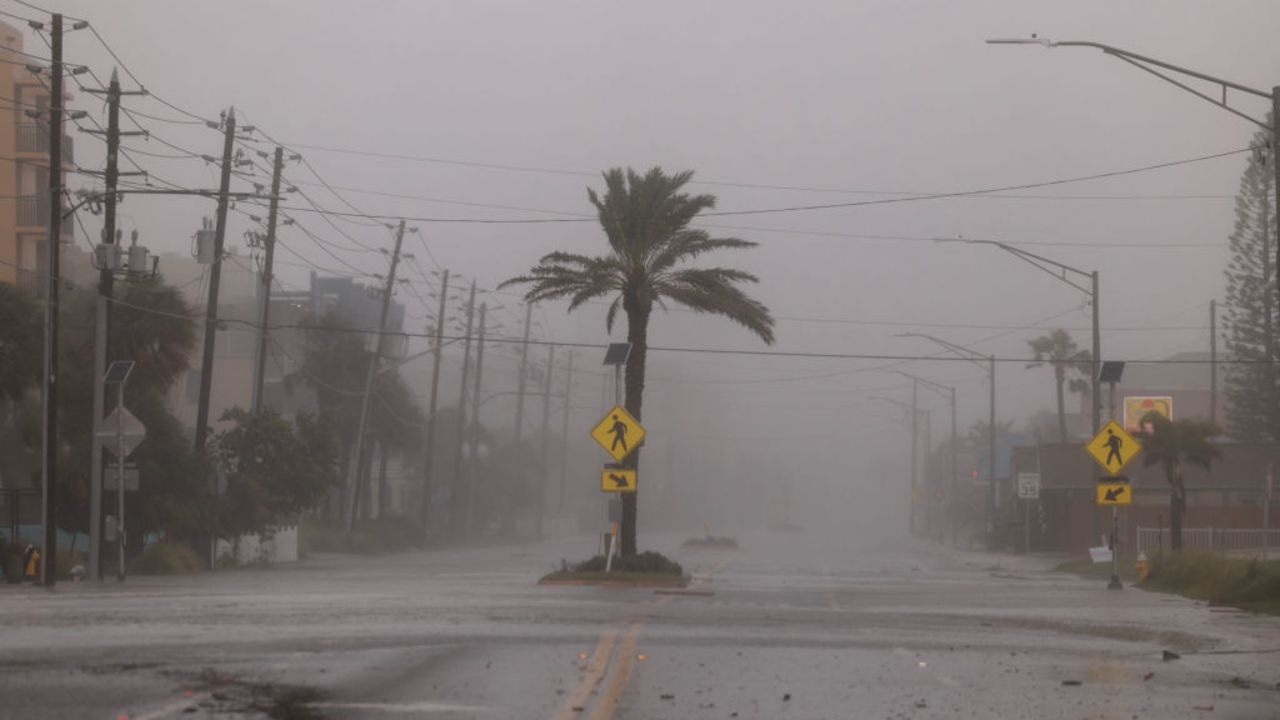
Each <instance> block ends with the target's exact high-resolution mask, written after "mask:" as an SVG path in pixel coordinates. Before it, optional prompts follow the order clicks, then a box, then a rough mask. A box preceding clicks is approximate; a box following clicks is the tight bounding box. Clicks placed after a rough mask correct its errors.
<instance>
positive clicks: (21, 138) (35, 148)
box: [18, 123, 75, 163]
mask: <svg viewBox="0 0 1280 720" xmlns="http://www.w3.org/2000/svg"><path fill="white" fill-rule="evenodd" d="M18 152H24V153H48V152H49V128H47V127H45V126H44V125H41V124H40V123H18ZM74 157H75V140H74V138H72V137H71V136H70V135H63V136H62V161H63V162H66V163H69V162H71V159H72V158H74Z"/></svg>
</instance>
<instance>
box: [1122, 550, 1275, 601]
mask: <svg viewBox="0 0 1280 720" xmlns="http://www.w3.org/2000/svg"><path fill="white" fill-rule="evenodd" d="M1150 567H1151V572H1150V574H1148V576H1147V579H1146V580H1145V581H1143V583H1142V587H1143V588H1144V589H1149V590H1157V591H1161V592H1170V593H1177V594H1179V595H1184V596H1186V597H1189V598H1195V599H1197V600H1205V601H1207V602H1208V603H1209V604H1210V605H1230V606H1234V607H1238V608H1241V609H1244V610H1251V611H1254V612H1262V613H1269V614H1280V560H1271V561H1268V562H1263V561H1262V560H1260V559H1258V558H1233V557H1226V556H1223V555H1218V554H1214V553H1208V552H1191V551H1184V552H1177V553H1175V552H1167V553H1159V554H1156V555H1154V556H1152V558H1151V563H1150Z"/></svg>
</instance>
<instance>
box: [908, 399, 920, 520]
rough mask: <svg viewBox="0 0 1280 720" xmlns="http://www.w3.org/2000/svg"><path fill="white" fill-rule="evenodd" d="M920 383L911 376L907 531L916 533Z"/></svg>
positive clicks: (918, 480)
mask: <svg viewBox="0 0 1280 720" xmlns="http://www.w3.org/2000/svg"><path fill="white" fill-rule="evenodd" d="M919 395H920V384H919V383H918V382H917V381H916V379H915V378H911V496H910V497H911V499H910V501H909V502H910V504H909V505H908V506H907V511H908V513H907V531H908V532H909V533H911V534H913V535H914V534H915V531H916V488H917V487H918V486H919V483H920V473H919V471H918V470H917V464H918V463H919V458H920V442H919V440H918V439H917V438H918V437H919V433H920V404H919V400H920V397H919Z"/></svg>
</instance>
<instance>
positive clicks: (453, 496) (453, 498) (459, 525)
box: [449, 280, 476, 540]
mask: <svg viewBox="0 0 1280 720" xmlns="http://www.w3.org/2000/svg"><path fill="white" fill-rule="evenodd" d="M475 307H476V281H475V280H472V281H471V296H470V298H469V299H468V300H467V333H466V337H464V338H463V341H462V381H461V382H459V383H458V392H459V395H458V428H457V439H456V442H455V444H454V450H453V484H452V486H451V487H450V489H449V536H450V537H452V538H453V539H454V540H461V539H463V538H464V537H465V536H466V518H464V517H463V513H464V512H465V511H466V506H465V505H463V503H462V501H463V500H464V498H463V496H462V493H463V489H462V438H463V437H465V436H466V431H467V376H468V374H469V373H470V372H471V323H472V321H473V320H474V316H475V313H474V312H473V311H474V310H475Z"/></svg>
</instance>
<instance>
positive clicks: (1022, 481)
mask: <svg viewBox="0 0 1280 720" xmlns="http://www.w3.org/2000/svg"><path fill="white" fill-rule="evenodd" d="M1018 497H1019V498H1021V499H1022V514H1023V517H1022V552H1023V553H1024V554H1026V553H1030V552H1031V501H1032V500H1038V499H1040V473H1018Z"/></svg>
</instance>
